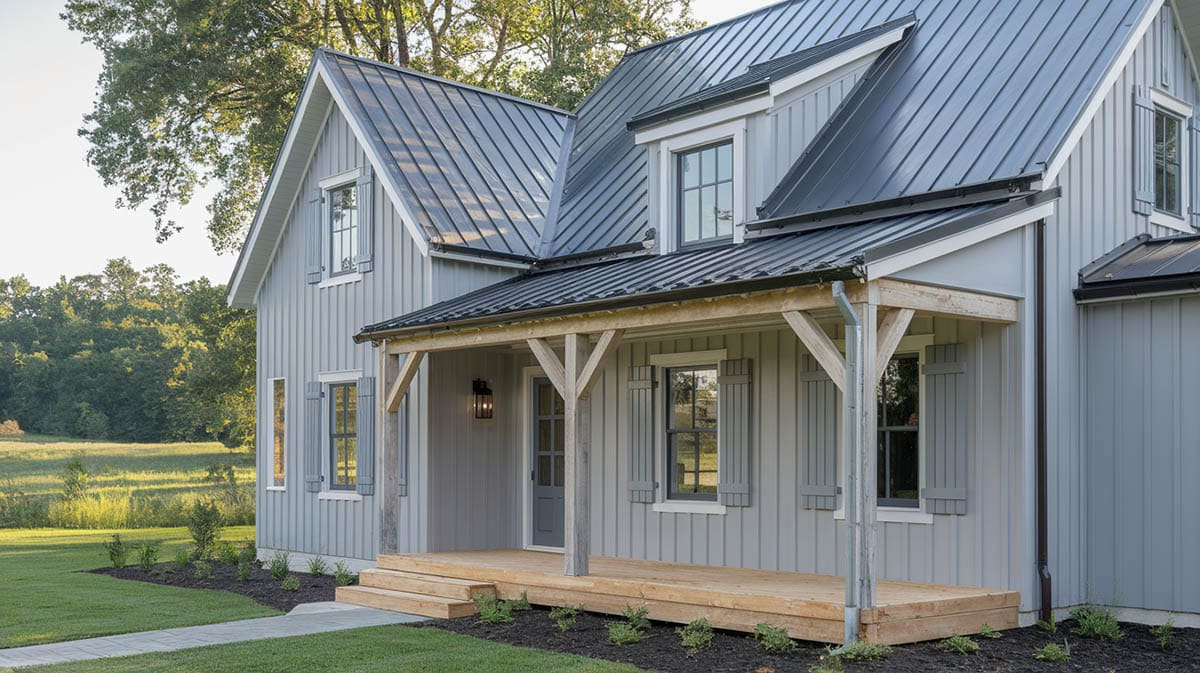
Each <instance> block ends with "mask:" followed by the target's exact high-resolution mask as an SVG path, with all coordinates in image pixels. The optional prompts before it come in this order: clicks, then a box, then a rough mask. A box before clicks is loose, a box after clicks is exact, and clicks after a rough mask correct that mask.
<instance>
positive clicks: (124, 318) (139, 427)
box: [0, 259, 255, 446]
mask: <svg viewBox="0 0 1200 673" xmlns="http://www.w3.org/2000/svg"><path fill="white" fill-rule="evenodd" d="M254 343H255V338H254V317H253V315H252V314H251V313H249V312H247V311H243V310H239V309H231V308H228V307H227V306H226V305H225V288H224V287H223V286H214V285H212V284H211V283H210V282H209V281H208V280H206V279H201V280H198V281H192V282H187V283H179V282H178V278H177V276H176V274H175V272H174V271H173V270H172V269H171V268H170V267H168V266H165V265H157V266H153V267H150V268H148V269H145V270H143V271H138V270H137V269H134V268H133V267H132V266H131V265H130V264H129V262H128V261H127V260H125V259H114V260H110V261H109V262H108V263H107V265H106V266H105V268H104V272H103V273H101V274H97V275H84V276H76V277H75V278H71V279H67V278H65V277H64V278H60V279H59V281H58V282H57V283H55V284H54V285H51V286H49V287H46V288H39V287H35V286H33V285H31V284H30V283H29V282H28V281H27V280H26V279H25V278H24V277H23V276H16V277H14V278H10V279H7V280H3V279H0V419H5V418H15V419H16V420H17V421H18V422H19V423H20V425H21V427H23V428H25V429H26V430H27V431H30V432H36V433H44V434H55V435H67V436H75V437H85V438H89V439H114V440H124V441H189V440H200V439H216V440H220V441H222V442H225V443H226V444H227V445H229V446H240V445H243V444H246V443H248V442H249V441H250V440H251V438H252V437H253V433H254Z"/></svg>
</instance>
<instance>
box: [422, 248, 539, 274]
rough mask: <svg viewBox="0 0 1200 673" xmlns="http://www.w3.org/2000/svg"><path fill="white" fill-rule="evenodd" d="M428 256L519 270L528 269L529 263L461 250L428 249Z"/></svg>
mask: <svg viewBox="0 0 1200 673" xmlns="http://www.w3.org/2000/svg"><path fill="white" fill-rule="evenodd" d="M429 256H430V257H432V258H433V259H445V260H449V261H451V262H468V263H470V264H479V265H482V266H498V267H500V268H503V269H517V270H520V271H528V270H529V267H530V266H531V265H530V264H526V263H525V262H518V261H516V260H511V259H497V258H495V257H485V256H483V255H470V254H466V253H461V252H446V251H445V250H430V251H429Z"/></svg>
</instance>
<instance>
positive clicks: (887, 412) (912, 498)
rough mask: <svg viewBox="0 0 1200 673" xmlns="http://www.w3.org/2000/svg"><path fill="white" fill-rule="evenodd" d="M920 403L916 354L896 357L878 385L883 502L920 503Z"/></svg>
mask: <svg viewBox="0 0 1200 673" xmlns="http://www.w3.org/2000/svg"><path fill="white" fill-rule="evenodd" d="M920 404H921V366H920V362H919V359H918V356H917V354H915V353H913V354H909V355H897V356H895V357H893V358H892V359H891V361H890V362H888V364H887V368H886V369H884V371H883V376H882V377H881V378H880V381H879V387H878V410H877V414H878V416H877V417H878V432H879V447H878V451H879V454H878V461H877V469H878V475H877V476H878V489H877V493H876V496H877V497H878V502H879V505H880V506H883V507H918V506H920V483H921V473H920Z"/></svg>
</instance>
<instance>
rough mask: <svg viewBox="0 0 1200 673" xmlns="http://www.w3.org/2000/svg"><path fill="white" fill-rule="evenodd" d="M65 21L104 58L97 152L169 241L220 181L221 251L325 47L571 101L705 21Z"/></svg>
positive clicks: (637, 10) (271, 8)
mask: <svg viewBox="0 0 1200 673" xmlns="http://www.w3.org/2000/svg"><path fill="white" fill-rule="evenodd" d="M63 18H64V19H65V20H66V21H67V24H68V25H69V26H70V28H71V29H72V30H76V31H79V32H80V33H81V34H82V36H83V39H84V40H85V41H87V42H90V43H92V44H93V45H95V46H96V47H97V48H98V49H99V50H100V52H101V53H102V55H103V57H104V67H103V69H102V71H101V74H100V78H99V81H98V92H97V97H96V100H95V103H94V106H93V109H92V112H91V113H89V114H88V115H87V116H86V117H85V118H84V125H83V128H81V129H80V131H79V133H80V135H81V136H83V137H84V138H86V139H87V141H88V143H89V150H88V161H89V163H90V164H91V165H92V166H93V167H94V168H95V169H96V171H97V172H98V173H99V175H100V177H101V178H102V179H103V180H104V182H105V184H107V185H109V186H117V187H119V188H120V190H121V199H120V201H119V202H118V205H120V206H123V207H128V208H138V207H141V206H143V205H147V204H148V205H149V209H150V211H151V213H152V214H153V216H154V223H155V230H156V232H157V237H158V239H159V240H164V239H166V238H168V237H170V236H171V235H172V234H173V233H175V232H176V231H178V230H179V225H178V224H177V223H176V222H175V221H173V220H172V219H171V218H170V217H169V215H170V210H171V207H172V206H173V205H176V204H186V203H188V201H189V200H190V199H191V198H192V197H193V196H194V194H195V192H196V189H197V188H198V187H199V186H200V185H202V184H204V183H206V182H208V181H210V180H215V181H216V182H218V183H219V184H220V186H221V189H220V191H219V192H218V193H217V194H216V196H214V197H213V199H212V201H211V202H210V203H209V204H208V211H209V216H210V219H209V223H208V234H209V240H210V241H211V242H212V244H213V246H214V248H215V249H217V250H218V251H232V250H236V249H237V248H238V247H239V246H240V245H241V242H242V239H243V237H244V233H245V230H246V227H247V226H248V222H249V220H250V218H251V216H252V215H253V211H254V208H255V206H256V205H257V201H258V196H259V194H260V192H261V190H262V186H263V183H264V182H265V179H266V176H267V173H268V171H270V168H271V165H272V162H273V161H274V159H275V154H276V152H277V150H278V148H279V145H280V143H281V142H282V139H283V135H284V132H285V131H286V128H287V123H288V121H289V119H290V117H291V114H292V111H293V109H294V107H295V104H296V100H297V96H298V93H299V89H300V86H301V83H302V81H303V79H304V75H305V72H306V67H307V64H308V61H309V58H310V57H311V54H312V52H313V50H314V49H316V48H317V47H318V46H321V45H325V46H329V47H332V48H336V49H341V50H344V51H347V52H350V53H353V54H356V55H360V56H368V57H371V58H375V59H378V60H382V61H386V62H390V63H395V64H397V65H401V66H406V67H412V68H416V69H419V70H422V71H425V72H429V73H432V74H435V75H439V76H445V77H450V78H453V79H458V80H462V81H464V82H467V83H471V84H478V85H481V86H486V87H490V88H494V89H498V90H500V91H505V92H508V93H515V94H519V95H523V96H526V97H529V98H532V99H534V100H538V101H542V102H546V103H549V104H552V105H557V106H559V107H563V108H567V109H570V108H573V107H574V106H575V105H576V104H577V103H578V102H579V101H580V100H581V99H582V97H583V96H584V95H586V94H587V93H588V92H589V91H590V90H591V89H592V87H594V86H595V84H596V83H597V82H598V81H599V80H600V78H601V77H603V76H604V74H605V73H607V72H608V70H609V69H610V68H611V67H612V66H613V65H615V63H616V62H617V61H618V60H620V58H621V56H623V55H624V54H625V53H627V52H628V51H629V50H631V49H635V48H637V47H640V46H642V45H644V44H647V43H649V42H652V41H655V40H659V39H663V38H665V37H668V36H670V35H672V34H675V33H678V32H681V31H683V30H687V29H690V28H693V27H695V26H696V25H698V24H697V23H696V22H695V21H693V20H692V18H691V13H690V0H579V1H578V2H568V1H567V0H533V1H532V2H526V1H522V0H461V1H459V2H456V1H455V0H68V2H67V4H66V8H65V10H64V12H63Z"/></svg>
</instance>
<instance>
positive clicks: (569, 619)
mask: <svg viewBox="0 0 1200 673" xmlns="http://www.w3.org/2000/svg"><path fill="white" fill-rule="evenodd" d="M578 620H579V608H575V607H571V606H563V607H557V608H554V609H552V610H550V621H552V622H554V625H555V626H557V627H558V630H559V631H562V632H563V633H566V632H567V631H570V630H571V627H572V626H575V622H576V621H578Z"/></svg>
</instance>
